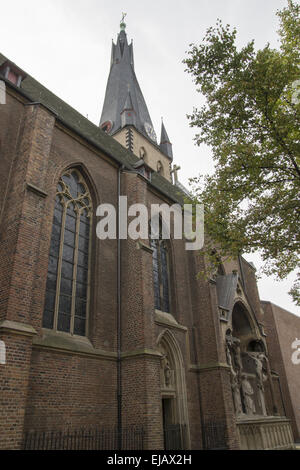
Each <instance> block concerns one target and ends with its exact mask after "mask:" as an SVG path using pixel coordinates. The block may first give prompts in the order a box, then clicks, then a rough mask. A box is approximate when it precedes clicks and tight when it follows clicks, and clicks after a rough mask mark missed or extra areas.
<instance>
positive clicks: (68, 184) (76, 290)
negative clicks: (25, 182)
mask: <svg viewBox="0 0 300 470" xmlns="http://www.w3.org/2000/svg"><path fill="white" fill-rule="evenodd" d="M91 215H92V203H91V197H90V194H89V191H88V188H87V186H86V184H85V182H84V180H83V178H82V176H81V175H80V173H79V172H78V171H77V170H74V169H72V170H69V171H67V172H66V173H64V174H63V176H62V177H61V179H60V181H59V183H58V186H57V193H56V199H55V208H54V216H53V225H52V235H51V244H50V253H49V263H48V275H47V284H46V295H45V306H44V315H43V327H44V328H50V329H54V330H55V331H64V332H68V333H71V334H75V335H80V336H85V334H86V331H87V321H88V308H89V285H90V270H89V264H90V262H89V257H90V238H91V223H92V217H91Z"/></svg>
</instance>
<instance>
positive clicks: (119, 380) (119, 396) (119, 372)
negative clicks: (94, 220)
mask: <svg viewBox="0 0 300 470" xmlns="http://www.w3.org/2000/svg"><path fill="white" fill-rule="evenodd" d="M123 169H124V165H121V166H119V169H118V189H117V193H118V194H117V198H118V200H117V208H118V210H117V213H118V218H117V403H118V405H117V406H118V450H121V449H122V362H121V347H122V324H121V320H122V319H121V240H120V202H119V201H120V195H121V173H122V171H123Z"/></svg>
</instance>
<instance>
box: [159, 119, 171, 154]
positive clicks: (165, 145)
mask: <svg viewBox="0 0 300 470" xmlns="http://www.w3.org/2000/svg"><path fill="white" fill-rule="evenodd" d="M159 147H160V150H161V151H162V153H164V154H165V155H166V156H167V157H169V158H170V160H173V150H172V144H171V142H170V139H169V137H168V134H167V131H166V128H165V126H164V123H163V121H161V137H160V144H159Z"/></svg>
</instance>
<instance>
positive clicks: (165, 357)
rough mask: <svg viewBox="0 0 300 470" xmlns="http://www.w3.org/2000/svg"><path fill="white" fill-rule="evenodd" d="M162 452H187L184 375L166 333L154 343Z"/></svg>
mask: <svg viewBox="0 0 300 470" xmlns="http://www.w3.org/2000/svg"><path fill="white" fill-rule="evenodd" d="M158 349H159V351H160V353H161V355H162V356H161V368H160V384H161V409H162V422H163V432H164V448H165V449H166V450H172V449H173V450H176V449H177V450H180V449H189V448H190V437H189V425H188V410H187V397H186V382H185V372H184V368H183V359H182V354H181V351H180V348H179V346H178V343H177V341H176V339H175V338H174V336H173V334H172V333H171V332H170V331H169V330H166V331H165V332H163V333H162V334H161V335H160V337H159V339H158Z"/></svg>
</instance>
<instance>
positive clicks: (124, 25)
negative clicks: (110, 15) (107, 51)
mask: <svg viewBox="0 0 300 470" xmlns="http://www.w3.org/2000/svg"><path fill="white" fill-rule="evenodd" d="M125 16H127V13H123V12H122V19H121V23H120V27H121V31H124V30H125V28H126V24H125V22H124V19H125Z"/></svg>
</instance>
